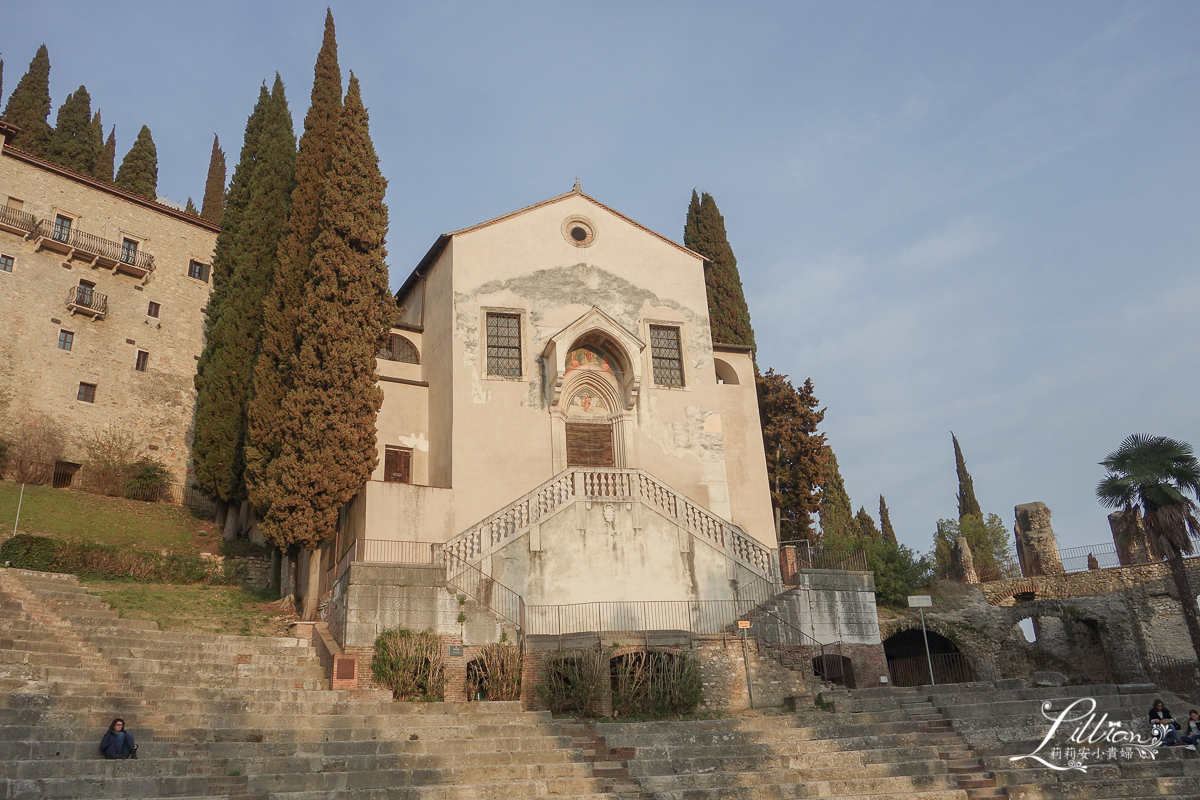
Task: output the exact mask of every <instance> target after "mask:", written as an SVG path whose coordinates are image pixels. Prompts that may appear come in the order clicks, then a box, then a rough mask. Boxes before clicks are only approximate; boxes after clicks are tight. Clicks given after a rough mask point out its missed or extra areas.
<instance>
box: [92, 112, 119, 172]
mask: <svg viewBox="0 0 1200 800" xmlns="http://www.w3.org/2000/svg"><path fill="white" fill-rule="evenodd" d="M99 122H100V113H99V112H97V113H96V123H97V124H99ZM101 133H103V129H102V130H101ZM116 160H117V126H116V125H113V126H112V130H110V131H109V132H108V141H106V142H105V143H104V147H103V148H101V150H100V152H99V154H98V155H97V156H96V166H95V168H94V169H93V170H92V177H93V178H95V179H97V180H101V181H108V182H109V183H112V179H113V166H114V165H115V164H116Z"/></svg>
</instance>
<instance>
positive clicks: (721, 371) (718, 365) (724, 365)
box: [713, 358, 741, 386]
mask: <svg viewBox="0 0 1200 800" xmlns="http://www.w3.org/2000/svg"><path fill="white" fill-rule="evenodd" d="M713 367H714V368H715V369H716V372H717V383H726V384H730V385H732V386H736V385H737V384H739V383H741V381H739V380H738V374H737V370H735V369H734V368H733V367H732V366H730V364H729V362H728V361H722V360H721V359H719V358H714V359H713Z"/></svg>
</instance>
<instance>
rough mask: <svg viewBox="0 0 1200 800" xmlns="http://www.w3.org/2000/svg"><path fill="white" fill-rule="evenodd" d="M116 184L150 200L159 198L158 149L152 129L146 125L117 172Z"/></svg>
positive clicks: (139, 132)
mask: <svg viewBox="0 0 1200 800" xmlns="http://www.w3.org/2000/svg"><path fill="white" fill-rule="evenodd" d="M114 183H116V184H117V186H119V187H121V188H122V189H125V190H127V191H130V192H133V193H134V194H140V195H141V196H142V197H145V198H146V199H148V200H154V199H155V198H157V197H158V149H157V148H155V146H154V138H153V137H152V136H151V135H150V129H149V128H147V127H146V126H145V125H143V126H142V129H141V130H140V131H138V135H137V141H135V142H134V143H133V147H131V148H129V152H128V153H126V154H125V158H123V159H121V168H120V169H119V170H117V179H116V180H115V181H114Z"/></svg>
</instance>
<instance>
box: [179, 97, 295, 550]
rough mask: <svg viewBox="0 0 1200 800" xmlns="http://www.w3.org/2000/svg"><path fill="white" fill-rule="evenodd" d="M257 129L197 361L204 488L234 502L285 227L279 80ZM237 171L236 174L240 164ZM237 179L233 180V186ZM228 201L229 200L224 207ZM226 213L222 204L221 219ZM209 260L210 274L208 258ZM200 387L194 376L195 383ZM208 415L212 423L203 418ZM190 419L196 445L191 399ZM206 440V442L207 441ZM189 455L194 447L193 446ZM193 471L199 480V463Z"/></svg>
mask: <svg viewBox="0 0 1200 800" xmlns="http://www.w3.org/2000/svg"><path fill="white" fill-rule="evenodd" d="M252 119H253V118H252ZM259 123H260V125H261V127H260V128H259V131H258V135H257V137H256V139H257V141H256V146H255V148H254V153H253V157H252V162H253V163H252V166H251V168H250V169H249V180H248V182H247V186H246V187H245V190H244V191H243V190H241V187H238V188H239V193H238V194H239V197H238V202H239V203H240V202H241V201H242V197H244V198H245V205H244V207H242V208H241V209H240V213H239V215H238V219H237V220H236V223H235V224H234V225H233V237H232V238H233V241H232V243H226V244H227V247H226V248H222V247H221V245H222V242H221V238H220V237H218V241H217V245H218V253H219V254H220V255H221V256H222V263H221V270H220V273H221V280H222V282H223V283H227V284H228V285H227V287H223V288H222V291H221V294H220V297H219V307H218V308H217V309H216V314H215V316H216V319H210V325H209V329H208V341H207V342H206V344H205V348H206V352H207V351H208V350H209V348H211V351H212V352H211V360H208V361H206V360H205V358H204V355H203V354H202V355H201V366H202V368H203V372H202V373H201V374H202V375H203V381H202V382H203V384H204V391H205V393H206V394H207V393H209V392H215V393H216V395H217V398H212V397H206V405H207V404H209V403H211V404H212V405H207V407H206V408H205V418H206V419H205V423H206V425H207V424H209V423H211V424H212V430H211V431H210V430H206V431H205V436H206V442H205V449H204V451H203V455H204V456H205V458H206V459H211V460H212V462H213V465H214V466H215V468H216V469H215V475H214V476H212V477H215V478H216V480H212V481H211V482H210V484H209V485H211V486H212V487H213V488H214V489H216V496H218V497H219V498H220V499H221V500H224V501H226V502H230V501H241V500H244V499H245V497H246V488H245V484H244V482H243V470H244V468H245V446H246V406H247V404H248V403H249V401H250V395H251V380H252V376H253V374H254V362H255V360H256V359H257V358H258V350H259V346H260V344H261V341H262V307H263V298H264V297H265V296H266V293H267V291H268V290H269V289H270V288H271V283H272V281H273V280H274V278H275V264H276V254H277V252H278V249H279V239H280V236H281V235H282V232H283V228H284V225H285V224H286V222H287V213H288V196H289V195H290V194H291V191H292V179H293V169H294V165H295V159H296V138H295V135H294V134H293V132H292V118H291V115H290V114H289V113H288V108H287V99H286V97H285V96H284V87H283V81H282V80H281V79H280V78H279V76H278V75H276V76H275V85H274V87H273V89H272V91H271V94H270V96H269V97H268V98H267V101H266V104H265V106H264V109H263V113H262V115H261V118H260V120H259ZM249 139H250V125H249V124H247V141H249ZM245 156H246V152H245V148H243V157H245ZM238 170H239V173H241V171H242V165H241V164H239V166H238ZM238 177H240V176H237V175H235V181H236V180H237V178H238ZM231 195H232V193H231ZM232 203H233V198H232V196H231V200H230V205H232ZM230 210H231V209H230V208H229V207H228V206H227V209H226V216H228V215H229V212H230ZM224 233H225V228H224V227H223V228H222V234H224ZM213 260H214V265H213V274H214V276H215V275H216V274H217V269H216V266H217V265H216V263H215V262H216V261H217V258H216V256H214V259H213ZM211 313H212V312H211V311H210V315H211ZM200 382H201V381H200V379H199V377H198V385H199V383H200ZM214 412H215V414H216V416H217V418H216V419H212V418H211V417H210V414H212V413H214ZM196 419H197V424H196V440H197V442H198V441H199V439H200V409H199V398H198V399H197V418H196ZM210 434H212V438H211V440H208V439H209V436H210ZM193 449H196V446H195V445H193ZM196 473H197V478H199V477H200V469H199V464H198V465H197V470H196ZM202 486H204V484H202ZM205 488H206V489H207V486H206V487H205ZM226 531H227V534H229V533H233V532H235V531H233V530H232V529H231V528H228V527H227V529H226Z"/></svg>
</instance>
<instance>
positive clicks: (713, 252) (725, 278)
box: [683, 189, 754, 347]
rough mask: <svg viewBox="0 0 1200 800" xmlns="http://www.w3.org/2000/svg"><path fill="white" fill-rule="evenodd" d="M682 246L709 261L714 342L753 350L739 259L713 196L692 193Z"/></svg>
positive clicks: (707, 276) (707, 272) (707, 279)
mask: <svg viewBox="0 0 1200 800" xmlns="http://www.w3.org/2000/svg"><path fill="white" fill-rule="evenodd" d="M683 244H684V246H685V247H687V248H689V249H691V250H695V251H696V252H697V253H699V254H700V255H702V256H704V257H705V258H707V259H708V260H709V263H708V264H707V265H706V266H705V267H704V285H705V288H706V289H707V292H708V319H709V325H710V326H711V327H712V339H713V341H714V342H721V343H723V344H740V345H748V346H750V347H753V346H754V329H753V328H752V327H751V326H750V309H749V307H747V305H746V296H745V294H744V293H743V292H742V278H741V275H739V274H738V268H737V259H736V258H735V257H734V255H733V248H732V247H730V246H729V238H728V237H727V236H726V235H725V218H724V217H722V216H721V212H720V211H718V210H717V203H716V201H715V200H713V199H712V195H710V194H708V193H705V194H703V195H702V196H700V197H697V196H696V190H695V189H693V190H692V202H691V203H690V204H689V205H688V213H687V223H686V224H685V225H684V228H683Z"/></svg>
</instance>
